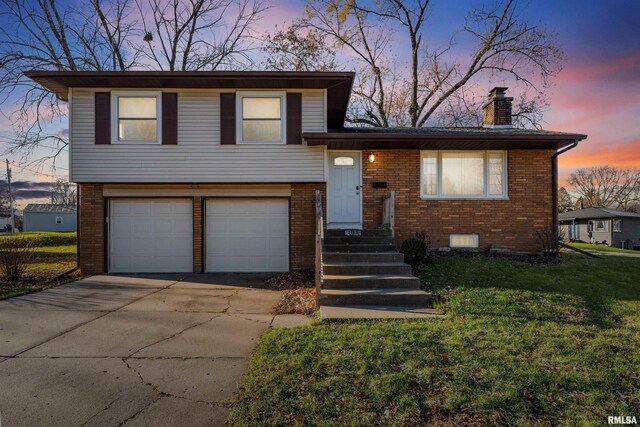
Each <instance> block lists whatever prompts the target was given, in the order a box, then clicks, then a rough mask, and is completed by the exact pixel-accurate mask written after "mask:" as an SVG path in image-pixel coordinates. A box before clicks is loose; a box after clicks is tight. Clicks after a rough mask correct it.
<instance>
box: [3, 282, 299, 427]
mask: <svg viewBox="0 0 640 427" xmlns="http://www.w3.org/2000/svg"><path fill="white" fill-rule="evenodd" d="M263 282H264V277H260V276H247V275H216V276H214V275H184V276H176V277H171V276H164V275H158V276H156V277H150V276H145V277H119V276H94V277H91V278H88V279H85V280H81V281H78V282H75V283H72V284H68V285H64V286H60V287H58V288H55V289H50V290H47V291H43V292H39V293H35V294H31V295H26V296H23V297H18V298H12V299H9V300H5V301H0V416H1V418H0V419H1V423H2V425H6V426H20V425H25V426H27V425H28V426H36V425H47V426H51V425H64V426H80V425H126V426H136V425H140V426H143V425H190V426H194V425H220V424H223V423H224V420H225V419H226V416H227V409H226V408H225V406H224V404H225V402H226V401H228V400H229V399H230V398H231V397H232V395H233V393H234V392H235V391H236V390H237V388H238V386H239V384H240V382H241V379H242V375H243V373H244V370H245V368H246V367H247V364H248V362H249V357H250V355H251V351H252V349H253V347H254V344H255V343H256V340H257V339H258V337H259V336H260V335H261V334H262V332H264V331H265V330H266V329H267V328H269V327H270V326H272V324H273V323H274V316H273V315H272V314H270V313H271V311H272V309H273V307H274V306H275V305H276V303H277V301H278V299H279V293H278V292H274V291H267V290H261V289H255V288H254V287H257V286H260V285H261V284H262V283H263ZM283 320H287V319H282V318H276V319H275V321H276V322H281V321H283ZM288 320H291V319H288ZM294 320H300V319H294Z"/></svg>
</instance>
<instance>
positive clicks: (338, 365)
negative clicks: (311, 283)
mask: <svg viewBox="0 0 640 427" xmlns="http://www.w3.org/2000/svg"><path fill="white" fill-rule="evenodd" d="M564 258H565V261H564V262H563V263H561V264H542V265H530V264H526V263H523V262H518V261H508V260H500V259H494V258H485V257H477V258H458V257H448V258H439V259H437V260H436V261H434V263H432V264H431V265H428V266H427V267H425V268H424V270H423V271H422V276H423V279H424V280H426V281H427V282H428V283H429V286H430V287H431V289H432V290H433V291H435V292H437V293H439V294H441V295H442V296H443V297H444V298H445V299H446V300H445V301H444V302H441V303H439V304H438V305H437V308H439V309H440V310H442V311H443V312H445V313H446V316H445V317H444V318H434V319H428V320H370V321H364V320H360V321H332V322H327V321H325V322H321V323H317V324H314V325H309V326H305V327H301V328H296V329H288V330H287V329H272V330H269V331H268V332H266V333H265V334H264V335H263V337H262V338H261V341H260V343H259V345H258V346H257V349H256V352H255V355H254V357H253V360H252V362H251V365H250V368H249V370H248V372H247V375H246V377H245V380H244V383H243V386H242V388H241V390H240V392H239V394H238V395H237V397H236V400H235V402H234V403H235V406H234V408H233V410H232V412H231V415H230V423H231V424H232V425H247V426H249V425H327V426H328V425H357V426H358V425H362V426H368V425H398V426H413V425H424V424H435V425H594V424H597V425H601V424H606V420H607V419H606V417H607V416H609V415H629V416H636V417H638V416H640V410H639V409H638V408H639V407H640V351H638V348H639V347H640V280H639V278H640V260H637V259H628V258H613V257H611V258H606V259H591V258H587V257H584V256H580V255H577V254H576V255H574V254H567V255H565V256H564Z"/></svg>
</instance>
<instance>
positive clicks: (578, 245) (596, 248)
mask: <svg viewBox="0 0 640 427" xmlns="http://www.w3.org/2000/svg"><path fill="white" fill-rule="evenodd" d="M569 245H570V246H573V247H575V248H578V249H583V250H590V251H603V252H621V253H626V254H638V255H640V251H634V250H631V249H620V248H616V247H611V246H607V245H594V244H591V243H578V242H571V243H569Z"/></svg>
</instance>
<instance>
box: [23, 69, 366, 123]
mask: <svg viewBox="0 0 640 427" xmlns="http://www.w3.org/2000/svg"><path fill="white" fill-rule="evenodd" d="M24 74H25V76H27V77H29V78H30V79H32V80H34V81H36V82H37V83H39V84H41V85H42V86H44V87H45V88H47V89H49V90H50V91H52V92H53V93H55V94H56V96H58V98H60V99H62V100H65V101H66V100H67V98H68V93H69V88H73V87H85V88H123V89H133V88H155V89H157V88H170V89H182V88H196V89H204V88H215V89H326V90H327V121H328V125H329V127H330V128H339V127H342V125H343V122H344V118H345V115H346V112H347V106H348V104H349V96H350V94H351V86H352V85H353V79H354V76H355V73H353V72H315V71H310V72H306V71H295V72H294V71H27V72H25V73H24Z"/></svg>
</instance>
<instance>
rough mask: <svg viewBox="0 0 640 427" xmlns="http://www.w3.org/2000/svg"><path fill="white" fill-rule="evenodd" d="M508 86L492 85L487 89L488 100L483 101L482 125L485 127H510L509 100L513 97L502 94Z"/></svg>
mask: <svg viewBox="0 0 640 427" xmlns="http://www.w3.org/2000/svg"><path fill="white" fill-rule="evenodd" d="M507 89H508V88H506V87H494V88H493V89H491V90H490V91H489V100H488V101H487V102H485V103H484V105H483V106H482V109H483V110H484V125H483V127H486V128H510V127H511V101H513V98H511V97H506V96H504V94H505V92H506V91H507Z"/></svg>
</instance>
